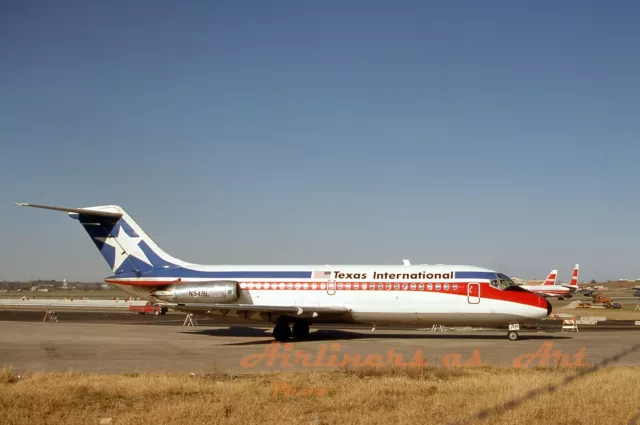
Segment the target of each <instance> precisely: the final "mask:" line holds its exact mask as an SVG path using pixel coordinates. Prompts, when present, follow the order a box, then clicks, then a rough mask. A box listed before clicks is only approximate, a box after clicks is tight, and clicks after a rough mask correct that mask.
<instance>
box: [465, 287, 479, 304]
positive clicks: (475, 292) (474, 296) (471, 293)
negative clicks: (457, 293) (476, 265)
mask: <svg viewBox="0 0 640 425" xmlns="http://www.w3.org/2000/svg"><path fill="white" fill-rule="evenodd" d="M467 302H468V303H469V304H479V303H480V284H479V283H477V282H470V283H468V284H467Z"/></svg>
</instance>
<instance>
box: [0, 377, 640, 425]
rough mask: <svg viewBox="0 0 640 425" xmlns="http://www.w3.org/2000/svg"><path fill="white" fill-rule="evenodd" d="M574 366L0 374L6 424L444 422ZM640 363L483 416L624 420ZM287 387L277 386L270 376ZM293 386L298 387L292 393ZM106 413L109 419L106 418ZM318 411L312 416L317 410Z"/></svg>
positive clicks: (634, 402)
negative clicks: (247, 373)
mask: <svg viewBox="0 0 640 425" xmlns="http://www.w3.org/2000/svg"><path fill="white" fill-rule="evenodd" d="M576 373H577V370H572V369H549V368H545V369H502V368H468V369H456V368H446V369H445V368H425V369H388V368H386V369H381V370H372V369H356V370H351V371H349V370H346V371H345V370H342V371H335V372H317V371H313V372H283V373H264V374H254V375H232V374H225V373H212V374H208V375H198V376H195V375H164V374H156V375H146V374H141V375H138V374H130V375H117V376H113V375H111V376H110V375H91V374H83V373H74V372H68V373H62V374H53V373H45V374H40V373H35V374H28V375H25V376H21V377H20V378H18V377H17V376H16V375H15V374H14V373H12V372H11V370H10V369H4V370H3V371H2V372H1V373H0V423H2V424H45V423H46V424H50V425H57V424H99V423H100V421H101V420H103V423H110V424H112V425H116V424H137V423H138V424H154V425H160V424H176V423H185V424H190V425H199V424H207V425H209V424H216V423H225V424H253V423H261V424H283V423H286V424H288V425H289V424H318V425H319V424H385V425H388V424H414V423H415V424H445V423H448V422H449V421H454V420H465V419H467V418H470V417H473V415H474V414H475V413H477V412H478V411H479V410H481V409H482V408H487V407H491V406H493V405H495V404H498V403H500V402H506V401H508V400H509V399H511V398H518V397H521V396H523V395H525V394H526V393H527V392H529V391H530V390H532V389H535V388H543V387H545V386H548V385H551V384H561V383H562V380H563V379H565V378H566V377H568V376H572V375H574V374H576ZM639 382H640V367H635V368H633V367H625V368H622V367H620V368H618V367H612V368H607V369H601V370H599V371H596V372H595V373H593V374H589V375H586V376H584V377H581V378H579V379H577V380H575V381H573V382H571V383H569V384H567V385H566V386H563V385H558V387H557V389H556V391H555V392H552V393H550V392H546V393H544V394H542V395H540V396H539V397H535V398H533V399H530V400H528V401H526V402H524V403H522V404H521V405H516V406H515V407H514V408H513V409H512V410H507V411H506V412H503V413H501V414H490V415H489V416H488V417H487V418H486V420H485V421H479V420H471V421H469V423H487V424H510V425H517V424H527V425H532V424H563V425H567V424H597V425H602V424H604V423H606V424H627V423H628V422H629V420H630V419H631V418H632V417H633V416H634V415H635V414H637V413H638V410H639V409H640V403H638V401H640V386H639V385H638V383H639ZM284 384H286V385H287V388H288V389H289V390H287V391H288V392H287V391H285V392H284V393H282V392H280V393H278V394H275V388H276V385H279V387H278V388H283V386H284ZM291 389H294V390H295V391H297V393H295V394H294V393H291V391H292V390H291ZM105 418H111V421H110V422H109V421H108V420H105ZM316 418H317V419H316Z"/></svg>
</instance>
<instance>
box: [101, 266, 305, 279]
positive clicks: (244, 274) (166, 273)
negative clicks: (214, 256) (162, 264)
mask: <svg viewBox="0 0 640 425" xmlns="http://www.w3.org/2000/svg"><path fill="white" fill-rule="evenodd" d="M311 274H312V272H310V271H309V272H306V271H279V270H276V271H219V272H216V271H201V270H191V269H186V268H184V267H168V268H166V269H154V270H152V271H150V272H146V273H145V272H142V273H141V275H140V277H168V278H176V279H177V278H211V279H311ZM129 275H131V276H129ZM113 277H114V278H116V277H135V275H134V274H132V273H122V274H116V275H115V276H113Z"/></svg>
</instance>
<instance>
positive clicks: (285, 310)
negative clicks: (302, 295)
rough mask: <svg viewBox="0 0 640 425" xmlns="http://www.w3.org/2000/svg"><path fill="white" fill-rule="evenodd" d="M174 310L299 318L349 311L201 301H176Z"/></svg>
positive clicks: (326, 315) (329, 308)
mask: <svg viewBox="0 0 640 425" xmlns="http://www.w3.org/2000/svg"><path fill="white" fill-rule="evenodd" d="M172 307H173V308H175V309H176V310H184V311H189V312H200V313H213V312H215V311H219V312H221V313H225V312H230V311H236V312H238V313H243V312H252V313H267V314H269V313H271V314H276V315H284V314H286V315H292V316H296V317H301V318H316V317H318V316H320V315H322V316H323V317H328V316H331V317H336V316H341V315H345V314H348V313H350V312H351V310H350V309H349V308H347V307H339V306H336V307H314V306H273V305H256V304H203V303H178V304H175V305H173V306H172Z"/></svg>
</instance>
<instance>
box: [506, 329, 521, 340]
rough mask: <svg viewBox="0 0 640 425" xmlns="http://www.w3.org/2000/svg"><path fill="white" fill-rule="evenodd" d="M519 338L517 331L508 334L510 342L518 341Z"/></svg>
mask: <svg viewBox="0 0 640 425" xmlns="http://www.w3.org/2000/svg"><path fill="white" fill-rule="evenodd" d="M518 337H519V336H518V332H516V331H509V333H508V334H507V338H509V341H517V340H518Z"/></svg>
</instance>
